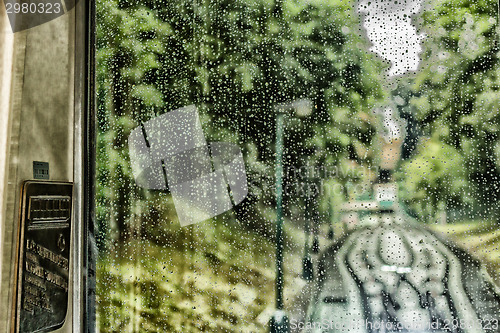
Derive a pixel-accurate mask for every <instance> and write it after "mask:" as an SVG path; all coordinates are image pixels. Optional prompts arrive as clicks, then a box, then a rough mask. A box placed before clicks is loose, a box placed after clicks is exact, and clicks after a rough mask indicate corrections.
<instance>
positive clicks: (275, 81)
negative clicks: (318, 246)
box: [96, 0, 386, 245]
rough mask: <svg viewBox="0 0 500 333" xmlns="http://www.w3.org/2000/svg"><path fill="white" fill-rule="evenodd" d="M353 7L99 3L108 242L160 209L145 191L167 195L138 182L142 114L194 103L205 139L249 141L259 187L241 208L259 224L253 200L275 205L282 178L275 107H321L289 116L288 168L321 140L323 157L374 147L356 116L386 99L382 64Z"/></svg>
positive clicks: (102, 202)
mask: <svg viewBox="0 0 500 333" xmlns="http://www.w3.org/2000/svg"><path fill="white" fill-rule="evenodd" d="M354 6H355V4H354V3H352V2H350V1H347V0H328V1H322V0H311V1H307V2H303V1H293V0H285V1H279V0H277V1H276V2H273V1H268V0H216V1H180V0H172V1H159V0H150V1H146V0H141V1H138V0H98V1H97V7H98V8H97V69H96V71H97V83H98V87H97V98H98V122H99V123H98V129H99V131H98V155H99V158H98V208H99V210H98V221H99V225H100V232H101V234H100V238H101V243H100V244H101V245H103V244H104V242H105V240H107V239H116V238H119V237H125V236H126V235H127V232H136V230H135V229H134V227H133V226H134V225H135V223H136V222H134V221H135V220H136V217H135V216H136V215H141V214H143V215H144V214H153V213H154V212H156V213H155V214H157V213H158V211H159V210H160V208H158V207H156V208H155V209H153V208H152V207H150V206H148V205H151V203H152V202H156V203H155V204H156V205H159V204H158V201H155V200H149V203H145V202H146V200H144V199H145V198H146V197H148V198H149V199H151V198H152V197H151V196H158V195H160V196H161V195H163V194H153V193H149V192H148V193H146V192H145V191H143V190H141V189H139V188H137V187H136V186H135V185H134V181H133V179H132V174H131V169H130V165H129V157H128V151H127V141H126V140H127V136H128V134H129V133H130V130H131V129H133V128H134V127H136V126H138V125H140V123H141V122H144V121H146V120H148V119H150V118H152V117H154V116H156V115H159V114H162V113H164V112H168V111H169V110H173V109H175V108H178V107H181V106H185V105H189V104H196V105H197V107H198V108H199V109H200V113H201V120H202V124H203V126H204V128H205V132H206V135H207V139H209V140H212V141H215V140H224V141H232V142H235V143H238V144H239V145H240V146H241V147H242V149H243V150H244V155H245V157H246V163H247V171H248V174H249V177H250V179H249V181H250V184H251V188H250V196H249V199H248V201H247V202H246V205H244V206H243V208H240V209H239V210H238V212H239V213H238V214H244V215H247V216H248V219H247V220H250V219H251V223H253V224H258V220H259V219H258V216H260V214H255V212H254V210H255V209H256V207H258V206H259V204H262V205H264V206H272V205H273V203H274V196H273V191H266V189H272V188H273V186H272V184H273V179H274V172H273V154H274V125H275V123H274V117H275V113H274V105H275V104H277V103H282V102H286V101H290V100H293V99H297V98H309V99H311V100H312V101H313V103H314V106H315V111H314V113H313V116H312V117H311V118H310V119H308V120H307V121H305V122H304V121H302V122H298V121H295V120H292V121H291V122H290V128H289V129H288V134H287V139H286V145H287V147H288V148H287V150H286V151H285V158H286V163H287V164H288V165H295V166H300V165H297V164H300V163H303V164H305V161H306V160H307V156H308V155H309V154H310V152H311V150H312V148H313V147H317V148H319V150H320V151H321V152H322V153H320V154H314V157H313V158H315V159H317V160H318V161H317V163H326V164H329V165H335V164H337V163H338V162H339V161H340V160H341V159H343V158H344V159H345V158H348V157H349V158H358V159H359V160H363V159H366V157H365V156H357V154H356V152H357V151H359V149H356V148H355V147H360V146H365V147H367V146H368V145H369V144H370V142H371V136H372V135H373V132H374V127H373V126H372V125H370V124H369V122H367V121H366V120H363V119H362V117H359V115H360V114H361V113H363V112H367V110H369V109H370V108H371V106H372V105H373V104H374V103H376V102H378V101H380V100H382V99H383V98H384V97H385V96H386V93H385V91H384V88H383V85H382V84H381V82H382V73H383V72H384V70H383V69H384V65H383V64H382V62H381V61H380V60H379V59H377V58H376V57H375V56H374V55H373V54H370V53H368V52H367V48H368V47H367V46H368V45H367V41H366V40H365V38H364V37H363V35H364V34H363V32H362V28H361V25H360V22H359V18H358V17H357V15H356V13H355V9H354ZM320 127H323V128H324V129H323V130H321V131H320V130H319V128H320ZM317 148H316V150H318V149H317ZM301 161H302V162H301ZM288 180H290V179H288ZM167 197H168V196H167ZM285 199H286V198H285ZM168 205H170V206H169V207H170V208H172V204H171V202H170V203H169V204H168ZM171 211H173V210H171ZM152 212H153V213H152ZM170 214H171V215H174V213H170ZM174 216H175V215H174ZM248 222H250V221H248Z"/></svg>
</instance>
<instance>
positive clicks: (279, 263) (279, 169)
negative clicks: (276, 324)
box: [276, 112, 285, 310]
mask: <svg viewBox="0 0 500 333" xmlns="http://www.w3.org/2000/svg"><path fill="white" fill-rule="evenodd" d="M284 118H285V115H284V114H283V113H281V112H280V113H278V115H277V117H276V308H277V309H278V310H282V309H283V126H284V120H285V119H284Z"/></svg>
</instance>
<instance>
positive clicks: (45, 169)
mask: <svg viewBox="0 0 500 333" xmlns="http://www.w3.org/2000/svg"><path fill="white" fill-rule="evenodd" d="M33 178H34V179H49V163H48V162H38V161H34V162H33Z"/></svg>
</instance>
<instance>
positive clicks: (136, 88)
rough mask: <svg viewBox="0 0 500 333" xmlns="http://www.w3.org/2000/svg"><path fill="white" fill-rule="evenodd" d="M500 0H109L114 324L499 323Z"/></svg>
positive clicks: (102, 135)
mask: <svg viewBox="0 0 500 333" xmlns="http://www.w3.org/2000/svg"><path fill="white" fill-rule="evenodd" d="M498 12H499V4H498V2H496V0H469V1H455V0H401V1H386V0H374V1H368V0H361V1H347V0H326V1H325V0H308V1H299V0H231V1H229V0H211V1H200V0H196V1H184V0H172V1H160V0H150V1H145V0H143V1H139V0H98V1H97V12H96V15H97V18H96V22H97V50H96V52H97V53H96V82H97V87H96V98H97V124H98V126H97V127H98V133H97V136H98V145H97V162H96V163H97V179H96V181H97V189H98V191H97V198H96V203H97V222H98V239H97V243H98V244H97V245H98V249H99V258H98V263H97V302H96V304H97V319H98V322H97V325H98V329H99V331H101V332H266V331H269V330H270V331H272V332H288V331H293V332H298V331H304V332H348V331H349V332H351V331H352V332H391V331H402V332H410V331H411V332H445V331H449V332H487V331H488V332H489V331H492V332H500V328H499V323H498V321H499V320H500V294H499V285H500V250H499V244H500V231H499V228H498V226H499V222H498V221H499V220H498V219H499V217H500V210H499V208H498V207H500V206H499V201H500V128H499V123H498V121H499V105H500V97H499V96H500V94H499V92H498V90H499V84H500V67H499V49H498V40H499V31H500V29H499V25H498Z"/></svg>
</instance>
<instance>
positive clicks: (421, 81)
mask: <svg viewBox="0 0 500 333" xmlns="http://www.w3.org/2000/svg"><path fill="white" fill-rule="evenodd" d="M497 15H498V2H497V1H496V0H466V1H453V0H434V1H429V2H428V3H427V4H426V6H425V7H424V10H423V12H422V13H421V14H420V17H419V18H418V21H419V22H420V27H421V29H422V30H423V31H424V32H425V33H426V34H427V37H426V39H425V43H424V52H423V59H422V63H421V65H420V70H419V72H418V73H417V75H416V77H415V79H414V84H413V88H412V89H413V93H414V97H413V98H412V100H411V104H412V106H413V110H414V111H415V116H416V118H417V120H418V122H419V123H420V124H421V126H422V128H423V131H424V133H427V136H428V137H430V138H431V139H430V141H429V142H427V143H426V144H425V145H423V146H424V147H426V148H429V149H426V148H424V149H420V151H419V153H418V155H417V156H415V157H414V159H413V160H410V161H409V162H406V165H404V166H403V170H404V172H405V173H404V176H403V178H405V180H404V181H405V183H406V185H405V188H406V189H407V191H406V192H405V195H404V198H405V199H406V200H407V201H408V202H409V203H410V206H411V207H412V208H414V209H415V210H416V211H418V212H419V214H420V215H421V216H422V217H423V216H425V215H426V213H424V212H423V211H422V207H421V206H422V204H421V200H422V198H431V199H429V200H428V204H430V205H432V206H433V207H434V208H433V209H435V208H436V206H437V205H438V204H439V202H440V203H441V205H446V207H447V209H448V210H449V211H450V212H455V213H457V216H456V218H463V217H466V216H467V215H469V216H467V217H469V218H481V217H492V216H498V214H499V212H500V211H499V208H498V207H499V206H498V201H499V200H500V136H499V135H500V127H499V119H500V118H499V117H500V113H499V105H500V94H499V91H498V90H499V87H500V86H499V83H500V66H499V47H498V45H499V43H498V41H499V33H498V31H499V30H498V23H497ZM424 160H425V161H424ZM419 161H420V162H421V163H420V164H421V165H420V166H418V164H419ZM445 164H446V165H445ZM416 168H418V170H417V169H416ZM437 169H439V170H441V171H438V172H437V173H435V172H436V170H437ZM453 179H455V180H460V181H458V182H459V183H460V184H458V183H457V181H454V180H453ZM461 179H464V180H465V183H463V182H462V181H461ZM412 189H414V190H412ZM451 217H452V218H453V216H451Z"/></svg>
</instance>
